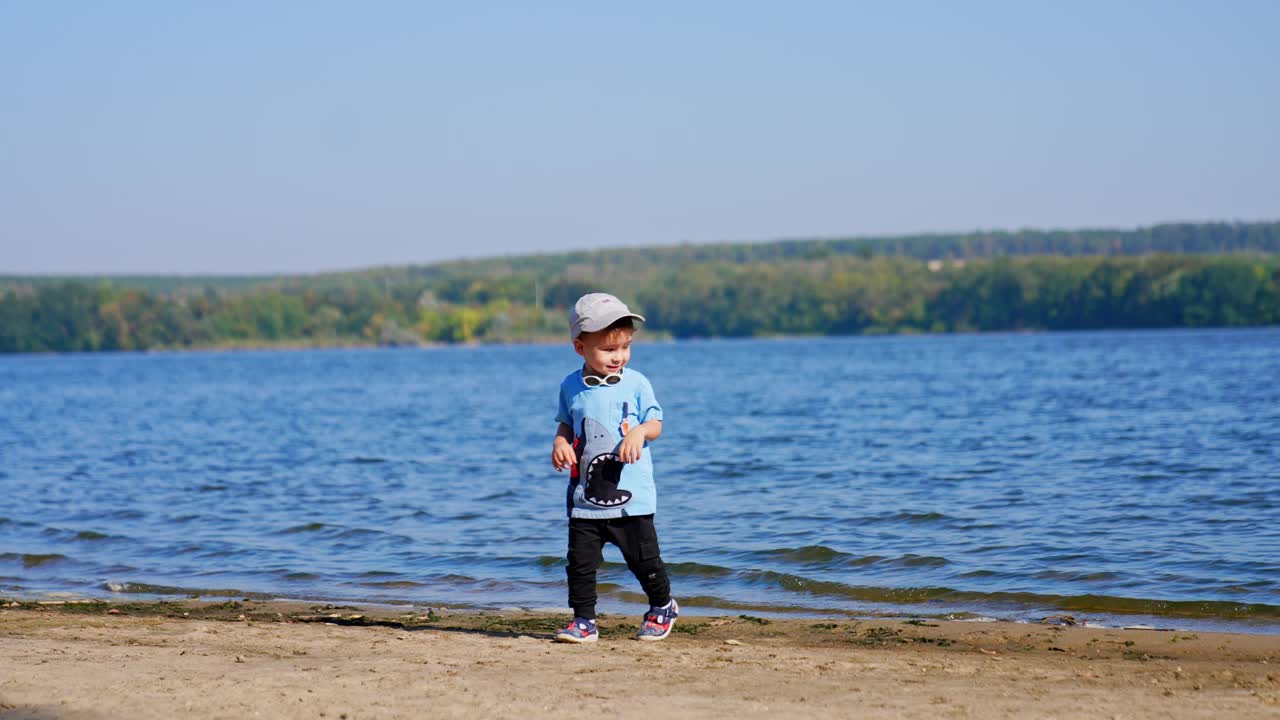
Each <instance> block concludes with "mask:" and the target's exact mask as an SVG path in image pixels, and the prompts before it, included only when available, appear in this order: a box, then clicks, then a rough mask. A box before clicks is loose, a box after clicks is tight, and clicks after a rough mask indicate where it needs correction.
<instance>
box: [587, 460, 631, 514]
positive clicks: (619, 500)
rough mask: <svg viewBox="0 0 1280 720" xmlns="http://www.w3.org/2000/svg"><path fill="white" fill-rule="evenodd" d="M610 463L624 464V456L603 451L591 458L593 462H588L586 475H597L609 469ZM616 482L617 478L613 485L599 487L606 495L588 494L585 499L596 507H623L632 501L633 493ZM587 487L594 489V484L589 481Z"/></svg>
mask: <svg viewBox="0 0 1280 720" xmlns="http://www.w3.org/2000/svg"><path fill="white" fill-rule="evenodd" d="M609 464H616V465H618V466H621V465H622V464H623V462H622V458H620V457H618V455H617V454H616V453H602V454H600V455H597V456H595V457H594V458H592V459H591V462H590V463H588V464H587V469H586V477H587V478H588V479H589V478H593V477H597V473H605V472H607V470H608V469H609V468H608V466H609ZM616 482H617V481H616V480H615V481H614V483H612V485H613V486H612V487H610V486H608V485H606V486H603V487H600V488H598V489H599V490H604V491H606V492H605V493H604V494H605V496H604V497H594V496H592V495H586V496H585V497H584V498H583V499H585V500H586V501H587V502H588V503H590V504H592V505H595V506H596V507H602V508H616V507H621V506H623V505H626V504H627V503H629V502H631V493H629V492H627V491H626V490H619V489H617V486H616ZM587 489H588V490H590V489H593V486H592V484H591V483H590V482H588V484H587Z"/></svg>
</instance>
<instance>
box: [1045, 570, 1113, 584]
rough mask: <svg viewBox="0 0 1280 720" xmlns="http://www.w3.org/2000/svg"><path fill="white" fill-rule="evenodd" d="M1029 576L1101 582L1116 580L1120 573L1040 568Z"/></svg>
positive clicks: (1069, 580) (1068, 580) (1067, 580)
mask: <svg viewBox="0 0 1280 720" xmlns="http://www.w3.org/2000/svg"><path fill="white" fill-rule="evenodd" d="M1031 577H1033V578H1035V579H1036V580H1063V581H1066V582H1103V581H1106V580H1118V579H1119V578H1120V575H1118V574H1117V573H1113V572H1075V571H1064V570H1042V571H1040V572H1038V573H1035V574H1033V575H1032V576H1031Z"/></svg>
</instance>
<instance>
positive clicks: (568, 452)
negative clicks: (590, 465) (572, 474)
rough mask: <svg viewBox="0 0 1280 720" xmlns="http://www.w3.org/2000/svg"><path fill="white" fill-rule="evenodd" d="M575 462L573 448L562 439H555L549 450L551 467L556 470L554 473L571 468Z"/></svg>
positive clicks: (575, 457) (576, 460)
mask: <svg viewBox="0 0 1280 720" xmlns="http://www.w3.org/2000/svg"><path fill="white" fill-rule="evenodd" d="M577 462H578V458H577V456H576V454H575V453H574V452H573V446H572V445H570V444H569V443H568V442H567V441H566V440H565V439H564V438H560V437H558V438H556V439H555V442H554V443H553V445H552V448H551V466H552V467H554V468H555V469H556V472H560V471H561V470H564V469H565V468H567V467H573V466H574V465H576V464H577Z"/></svg>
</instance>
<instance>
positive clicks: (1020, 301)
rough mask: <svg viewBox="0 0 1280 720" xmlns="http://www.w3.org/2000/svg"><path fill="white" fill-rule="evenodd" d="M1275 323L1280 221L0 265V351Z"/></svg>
mask: <svg viewBox="0 0 1280 720" xmlns="http://www.w3.org/2000/svg"><path fill="white" fill-rule="evenodd" d="M597 290H607V291H610V292H614V293H615V294H618V295H620V296H621V297H622V298H623V299H624V300H626V301H627V302H628V303H629V304H631V305H632V307H633V308H635V309H637V310H638V311H639V312H641V313H643V314H644V315H646V316H647V317H648V320H649V322H648V323H647V326H646V333H647V334H649V335H657V336H668V337H677V338H687V337H744V336H771V335H790V334H803V335H832V334H841V335H849V334H871V333H877V334H878V333H910V332H974V331H1007V330H1083V329H1106V328H1168V327H1205V326H1250V325H1271V324H1280V223H1235V224H1232V223H1213V224H1209V223H1205V224H1180V225H1162V226H1155V227H1152V228H1144V229H1139V230H1131V231H1107V230H1084V231H1022V232H1012V233H1010V232H991V233H970V234H958V235H922V236H911V237H900V238H879V239H877V238H863V239H822V240H795V241H778V242H772V243H732V244H719V245H681V246H670V247H654V248H626V249H615V250H597V251H581V252H571V253H559V254H545V255H529V256H522V257H507V258H493V259H486V260H466V261H453V262H445V263H436V264H432V265H406V266H399V267H388V268H375V269H370V270H364V271H355V272H349V273H330V274H321V275H307V276H274V277H254V276H238V277H216V276H214V277H182V276H152V277H147V276H141V277H127V278H126V277H115V278H112V277H97V278H59V277H22V276H9V277H0V352H50V351H57V352H75V351H95V350H146V349H174V348H216V347H258V346H261V347H274V346H285V345H314V346H327V345H415V344H422V343H470V342H524V341H533V340H547V339H554V340H562V339H563V338H564V336H565V331H566V330H565V328H566V320H565V316H566V312H567V308H568V306H569V305H571V304H572V302H573V301H574V300H575V299H576V298H577V297H578V296H579V295H581V294H583V293H585V292H592V291H597Z"/></svg>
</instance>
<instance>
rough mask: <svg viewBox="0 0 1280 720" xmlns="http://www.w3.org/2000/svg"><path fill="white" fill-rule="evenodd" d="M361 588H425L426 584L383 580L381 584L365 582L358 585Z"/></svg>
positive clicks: (411, 581)
mask: <svg viewBox="0 0 1280 720" xmlns="http://www.w3.org/2000/svg"><path fill="white" fill-rule="evenodd" d="M360 586H361V587H370V588H385V589H393V588H417V587H426V583H420V582H414V581H413V580H385V581H383V582H365V583H360Z"/></svg>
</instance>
